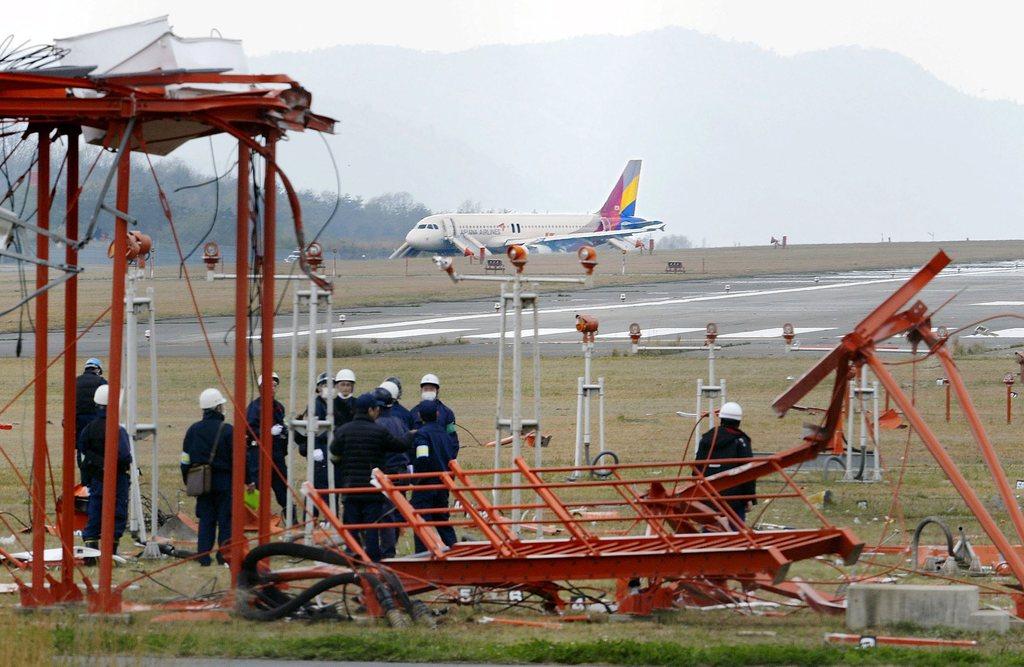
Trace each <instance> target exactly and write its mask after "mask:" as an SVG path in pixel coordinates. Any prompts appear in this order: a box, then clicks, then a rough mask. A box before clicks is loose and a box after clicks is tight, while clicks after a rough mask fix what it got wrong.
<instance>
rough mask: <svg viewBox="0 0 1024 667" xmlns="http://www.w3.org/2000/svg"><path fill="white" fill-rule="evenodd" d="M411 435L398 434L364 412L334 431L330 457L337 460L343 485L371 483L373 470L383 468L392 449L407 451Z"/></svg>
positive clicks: (409, 446) (351, 485) (348, 486)
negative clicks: (395, 434) (398, 436)
mask: <svg viewBox="0 0 1024 667" xmlns="http://www.w3.org/2000/svg"><path fill="white" fill-rule="evenodd" d="M411 448H412V435H407V436H406V437H404V438H396V437H395V436H393V435H391V433H390V432H388V430H387V429H386V428H384V427H383V426H381V425H380V424H378V423H376V422H375V421H373V420H372V419H370V418H369V417H368V416H367V415H365V414H357V415H356V416H355V418H354V419H353V420H352V421H350V422H349V423H347V424H345V425H344V426H339V427H338V428H337V429H335V431H334V442H332V443H331V460H332V461H334V462H335V463H336V464H338V468H339V474H340V482H341V486H342V487H344V488H350V487H356V486H370V472H371V471H372V470H373V469H374V468H380V469H381V470H383V469H384V462H385V461H386V460H387V456H388V454H389V453H390V452H396V453H397V452H408V451H409V450H410V449H411Z"/></svg>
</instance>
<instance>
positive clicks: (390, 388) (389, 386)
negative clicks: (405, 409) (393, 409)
mask: <svg viewBox="0 0 1024 667" xmlns="http://www.w3.org/2000/svg"><path fill="white" fill-rule="evenodd" d="M380 388H381V389H383V390H384V391H386V392H388V393H389V394H391V400H393V401H397V400H398V394H399V393H400V392H399V390H398V385H397V384H395V383H394V382H392V381H391V380H384V381H383V382H381V383H380Z"/></svg>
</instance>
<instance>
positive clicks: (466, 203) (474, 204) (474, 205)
mask: <svg viewBox="0 0 1024 667" xmlns="http://www.w3.org/2000/svg"><path fill="white" fill-rule="evenodd" d="M455 212H456V213H482V212H483V208H481V206H480V202H478V201H473V200H472V199H465V200H463V202H462V203H461V204H459V208H457V209H456V210H455Z"/></svg>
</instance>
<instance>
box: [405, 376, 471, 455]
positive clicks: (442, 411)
mask: <svg viewBox="0 0 1024 667" xmlns="http://www.w3.org/2000/svg"><path fill="white" fill-rule="evenodd" d="M440 392H441V380H440V378H438V377H437V376H436V375H434V374H433V373H427V374H426V375H424V376H423V379H421V380H420V398H421V399H423V401H422V402H420V404H419V405H417V406H416V407H414V408H413V409H412V410H411V411H410V412H411V413H412V416H413V420H414V425H415V426H416V427H417V428H419V427H420V426H421V425H422V424H423V422H424V421H425V420H424V419H423V416H422V415H421V414H420V410H421V408H422V407H423V403H424V402H426V401H433V402H434V403H435V404H436V405H435V406H434V407H435V408H436V409H437V423H438V424H440V425H441V426H442V427H443V428H444V431H445V433H446V434H447V435H448V452H447V453H446V454H447V458H448V459H449V460H451V459H454V458H457V457H458V455H459V433H458V431H456V428H455V413H454V412H453V411H452V409H451V408H449V407H448V406H447V405H445V404H444V403H442V402H441V399H440V398H438V394H439V393H440Z"/></svg>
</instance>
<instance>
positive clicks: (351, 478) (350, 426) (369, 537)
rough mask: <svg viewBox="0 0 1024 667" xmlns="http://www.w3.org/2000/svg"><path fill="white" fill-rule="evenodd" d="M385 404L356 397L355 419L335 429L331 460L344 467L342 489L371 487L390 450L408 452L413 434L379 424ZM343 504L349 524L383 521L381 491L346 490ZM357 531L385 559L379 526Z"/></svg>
mask: <svg viewBox="0 0 1024 667" xmlns="http://www.w3.org/2000/svg"><path fill="white" fill-rule="evenodd" d="M382 407H383V405H382V404H381V401H379V400H378V399H377V398H376V397H375V396H374V395H373V394H372V393H366V394H362V395H360V396H359V398H358V399H356V405H355V408H356V411H355V417H354V418H353V419H352V421H350V422H349V423H347V424H345V425H343V426H340V427H338V428H337V429H335V431H334V442H332V443H331V460H332V461H335V462H336V463H338V465H339V467H340V469H341V484H340V488H344V489H352V488H358V487H369V486H370V477H371V475H372V474H373V470H374V468H383V466H384V462H385V461H386V460H387V455H388V454H389V453H391V452H402V451H406V450H408V449H409V448H410V447H411V446H412V437H411V435H410V436H407V437H406V438H403V439H398V438H396V437H395V436H393V435H391V433H390V432H389V431H388V430H387V429H386V428H385V427H384V426H382V425H380V424H377V423H376V419H377V417H378V416H379V415H380V409H381V408H382ZM342 503H343V506H344V511H343V513H342V521H343V522H344V523H345V524H347V525H357V524H360V525H365V524H373V523H379V522H380V521H381V515H382V514H383V504H382V503H381V496H380V494H379V493H346V494H343V495H342ZM354 534H355V536H356V539H358V540H359V541H360V542H361V543H362V546H363V549H364V550H365V551H366V554H367V555H368V556H369V557H370V558H371V559H372V560H374V561H378V560H380V559H381V557H382V556H381V548H380V530H379V529H374V528H362V529H358V530H356V531H354Z"/></svg>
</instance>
